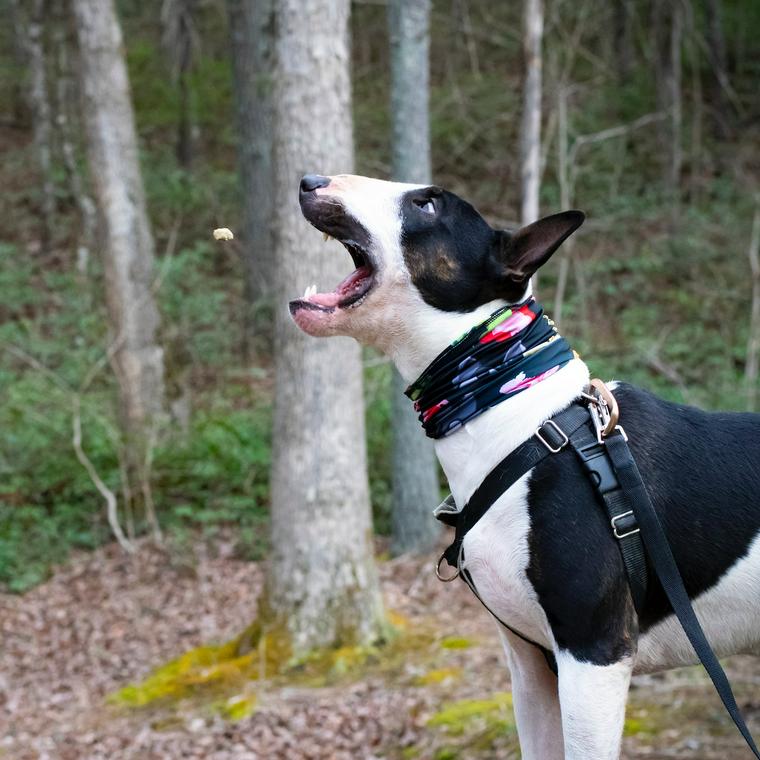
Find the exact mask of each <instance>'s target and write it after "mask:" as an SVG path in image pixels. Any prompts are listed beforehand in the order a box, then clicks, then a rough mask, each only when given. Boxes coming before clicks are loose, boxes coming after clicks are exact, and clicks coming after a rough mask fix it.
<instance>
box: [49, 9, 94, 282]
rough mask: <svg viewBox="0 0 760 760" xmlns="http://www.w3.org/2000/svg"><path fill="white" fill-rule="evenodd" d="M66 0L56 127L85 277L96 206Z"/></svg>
mask: <svg viewBox="0 0 760 760" xmlns="http://www.w3.org/2000/svg"><path fill="white" fill-rule="evenodd" d="M65 2H66V0H61V1H60V2H59V3H58V4H57V6H56V10H57V11H58V13H57V15H56V18H55V21H56V23H55V27H54V35H53V43H54V47H55V58H56V84H55V127H56V133H57V141H58V144H59V145H60V151H61V158H62V159H63V167H64V170H65V172H66V179H67V181H68V185H69V192H70V193H71V196H72V198H73V199H74V203H75V204H76V207H77V212H78V215H79V230H78V243H77V260H76V267H77V271H78V272H79V273H80V274H82V275H84V274H86V273H87V267H88V263H89V260H90V250H91V248H92V246H93V244H94V242H95V224H96V219H95V204H94V203H93V200H92V198H91V197H90V194H89V192H88V190H87V187H86V183H85V182H84V181H83V179H82V176H81V173H80V168H79V165H78V162H77V138H76V136H75V135H74V133H73V132H72V126H71V119H72V115H74V113H75V112H72V106H73V105H74V103H75V101H76V99H77V97H78V92H76V88H75V87H74V76H75V75H74V73H73V71H74V69H73V67H72V61H71V57H72V52H74V51H72V47H73V46H72V40H71V39H70V25H69V24H68V14H67V13H66V8H65Z"/></svg>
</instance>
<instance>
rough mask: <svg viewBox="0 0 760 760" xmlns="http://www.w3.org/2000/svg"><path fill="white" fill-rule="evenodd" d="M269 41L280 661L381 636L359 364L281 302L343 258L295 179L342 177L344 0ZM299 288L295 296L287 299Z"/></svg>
mask: <svg viewBox="0 0 760 760" xmlns="http://www.w3.org/2000/svg"><path fill="white" fill-rule="evenodd" d="M275 10H276V23H275V27H274V28H275V29H276V32H277V36H276V38H275V43H274V57H275V74H274V81H273V85H274V87H273V106H274V126H275V129H274V135H275V140H274V184H273V187H272V191H273V195H274V206H273V209H274V211H273V219H274V229H275V230H276V235H275V254H276V255H275V283H276V290H275V295H276V303H277V304H278V307H277V309H276V311H275V314H276V334H277V336H278V341H277V343H276V346H275V349H276V352H275V375H276V383H275V402H274V425H273V446H272V480H271V486H272V490H271V503H272V506H271V512H272V554H271V564H270V572H269V576H268V582H267V594H266V597H265V599H264V601H262V605H261V607H260V617H261V618H264V619H262V620H261V621H260V622H261V625H262V627H263V628H266V627H267V626H270V625H271V626H277V628H278V630H280V631H281V632H287V635H288V638H289V640H290V645H291V648H292V652H293V653H294V654H295V655H299V654H303V653H305V652H308V651H310V650H313V649H315V648H320V647H328V646H335V645H339V644H352V643H353V644H365V643H367V642H370V641H373V640H376V639H378V638H379V637H381V636H382V634H383V629H384V616H383V610H382V602H381V597H380V593H379V588H378V582H377V576H376V570H375V565H374V559H373V546H372V526H371V518H370V508H369V489H368V484H367V458H366V445H365V435H364V410H363V398H362V366H361V354H360V349H359V346H358V345H357V344H356V343H354V342H353V341H351V340H349V339H346V338H330V339H329V340H316V339H313V338H310V337H308V336H306V335H305V334H304V333H302V332H300V331H299V330H298V329H297V328H296V327H295V326H294V325H293V324H292V322H291V320H290V317H289V315H288V313H287V309H286V308H285V307H284V304H285V303H287V301H288V300H289V299H290V298H292V297H293V294H294V293H295V295H298V294H299V293H300V292H301V290H302V289H303V286H304V285H308V284H309V283H312V282H316V283H324V284H325V285H329V284H332V283H335V282H338V281H339V280H340V279H341V278H342V275H344V274H345V270H346V263H347V262H346V259H345V254H344V253H343V252H342V251H340V252H338V251H333V252H331V251H329V249H328V250H325V247H324V245H323V243H322V240H321V237H320V236H319V235H318V234H317V233H316V232H314V230H311V232H310V230H309V226H308V224H307V223H306V222H305V221H304V219H303V217H302V215H301V213H300V209H299V206H298V180H299V178H300V176H301V175H303V174H304V173H306V172H309V171H311V172H314V171H317V172H321V173H325V174H334V173H338V172H347V171H351V168H352V166H353V139H352V134H351V86H350V81H349V63H350V57H349V47H348V19H349V0H277V2H276V4H275ZM299 288H300V290H299Z"/></svg>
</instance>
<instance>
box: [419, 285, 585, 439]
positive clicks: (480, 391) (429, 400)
mask: <svg viewBox="0 0 760 760" xmlns="http://www.w3.org/2000/svg"><path fill="white" fill-rule="evenodd" d="M574 356H576V354H575V352H574V351H573V350H572V349H571V348H570V345H569V344H568V342H567V341H566V340H565V339H564V338H563V337H562V336H561V335H560V334H559V333H558V332H557V330H556V329H555V327H554V322H552V320H551V319H549V317H547V316H546V315H545V314H544V310H543V308H542V307H541V305H540V304H538V303H536V301H535V300H534V299H533V298H530V299H529V300H528V301H526V302H525V303H523V304H520V305H518V306H504V307H503V308H501V309H499V310H498V311H496V312H494V313H493V314H492V315H491V316H490V317H489V318H488V319H487V320H485V322H481V323H480V324H479V325H476V326H475V327H473V328H472V329H471V330H469V331H468V332H466V333H465V334H464V335H462V337H460V338H458V339H457V340H456V341H454V343H452V344H451V345H450V346H449V347H448V348H446V349H445V350H444V351H443V352H442V353H440V354H438V356H437V357H436V358H435V359H434V360H433V361H432V363H431V364H430V366H428V368H427V369H426V370H425V371H424V372H423V373H422V374H421V375H420V376H419V377H418V378H417V380H416V381H415V382H414V383H412V384H411V385H410V386H409V387H408V388H407V389H406V395H407V396H408V397H409V398H410V399H412V401H414V408H415V409H416V410H417V411H418V412H419V413H420V415H419V418H420V422H421V423H422V427H423V428H425V432H426V433H427V435H428V437H429V438H443V436H445V435H448V434H449V433H453V432H454V431H455V430H457V429H458V428H459V427H460V426H461V425H464V423H465V422H469V421H470V420H471V419H472V418H473V417H477V416H478V415H479V414H481V413H482V412H485V411H486V410H487V409H490V408H491V407H492V406H496V404H498V403H499V402H501V401H504V400H505V399H508V398H510V397H511V396H514V395H515V394H517V393H520V392H521V391H524V390H525V389H526V388H530V387H531V386H532V385H535V384H536V383H539V382H541V380H544V379H545V378H547V377H549V376H550V375H553V374H554V373H555V372H556V371H557V370H559V369H560V367H563V366H564V365H565V364H567V363H568V362H569V361H570V360H571V359H572V358H573V357H574Z"/></svg>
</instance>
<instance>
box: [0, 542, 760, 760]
mask: <svg viewBox="0 0 760 760" xmlns="http://www.w3.org/2000/svg"><path fill="white" fill-rule="evenodd" d="M233 547H234V540H233V539H232V538H230V537H228V538H227V539H225V538H219V537H217V539H216V540H214V541H213V542H209V541H208V540H202V539H200V538H198V539H197V540H195V541H190V542H187V543H185V544H183V545H182V546H174V547H171V548H168V549H166V548H165V549H160V550H159V549H156V548H153V547H151V546H149V545H148V544H147V543H143V544H142V546H141V550H140V552H139V555H138V556H137V557H129V556H126V555H125V554H124V553H122V552H121V551H120V550H119V548H118V547H117V546H115V545H109V546H105V547H103V548H101V549H99V550H97V551H95V552H92V553H82V554H79V555H76V556H74V557H73V558H72V559H71V560H70V561H69V562H68V563H67V564H66V565H65V566H62V567H60V568H59V569H58V570H57V571H56V572H55V574H54V575H53V577H52V578H51V579H50V580H49V581H47V582H46V583H44V584H43V585H40V586H38V587H37V588H35V589H33V590H31V591H29V592H27V593H26V594H24V595H23V596H11V595H2V596H0V635H1V636H2V639H0V758H6V757H7V758H12V759H13V760H29V759H31V758H39V759H40V760H42V759H45V760H47V759H49V760H75V759H76V760H78V759H79V758H88V759H89V758H92V759H93V760H94V759H95V758H109V759H110V760H121V759H122V758H140V759H141V760H152V759H153V758H156V759H158V758H162V759H163V758H167V759H171V758H208V759H209V760H211V759H213V760H233V759H240V760H242V759H244V758H248V759H250V760H258V759H262V760H264V759H266V760H279V759H280V758H282V760H302V759H304V760H305V759H306V758H309V759H310V760H311V759H313V760H317V759H324V760H328V758H329V759H330V760H370V758H389V759H393V760H409V759H411V758H420V759H427V760H454V759H455V758H462V760H470V759H471V758H473V759H479V758H483V759H485V758H494V757H500V758H513V757H519V751H518V749H517V740H516V736H515V731H514V724H513V718H512V711H511V699H510V695H509V679H508V675H507V671H506V668H505V667H504V664H503V658H502V654H501V650H500V646H499V641H498V636H497V634H496V631H495V629H494V626H493V624H492V623H491V622H490V621H489V620H488V618H487V615H486V614H485V613H484V612H483V611H482V610H481V608H480V607H479V605H478V602H477V601H476V600H474V599H473V598H472V597H471V596H470V595H469V593H468V591H467V589H466V588H464V586H463V585H461V584H458V583H455V584H450V585H444V584H441V583H439V582H437V581H436V579H435V577H434V575H433V573H432V562H431V560H432V557H425V558H422V559H409V558H403V559H398V560H391V561H383V562H381V563H380V572H381V577H382V584H383V591H384V594H385V600H386V604H387V607H388V609H389V610H392V613H393V614H392V617H393V619H394V620H395V621H396V623H397V625H398V626H399V627H400V629H401V632H400V634H399V637H398V640H397V641H396V642H395V643H393V644H392V645H391V647H390V648H391V649H392V650H393V652H394V653H395V654H394V656H392V657H391V656H389V657H388V658H387V661H385V659H384V658H385V654H384V652H383V650H380V651H378V652H375V653H374V654H373V655H372V656H371V657H369V658H364V659H363V660H362V662H361V664H360V665H357V666H355V667H352V665H351V663H350V662H349V663H348V664H346V663H345V662H344V663H343V667H340V668H337V667H334V668H333V672H332V674H330V675H329V677H326V678H325V679H323V681H322V682H320V683H318V684H316V685H315V682H312V684H311V685H308V684H307V683H305V682H303V681H300V682H299V681H298V680H297V679H295V680H293V679H291V680H288V679H282V678H279V679H277V678H275V679H269V680H266V679H265V680H257V681H250V682H248V683H246V684H242V685H241V684H239V683H238V684H236V685H235V691H234V692H230V693H229V694H226V695H224V698H225V699H226V702H224V704H227V705H228V706H229V705H233V706H234V705H235V704H241V703H243V702H241V701H240V700H241V699H242V697H241V694H242V695H243V696H245V697H246V699H247V701H246V702H244V703H245V704H250V705H253V704H254V701H253V700H254V699H255V707H252V709H251V710H250V711H249V710H245V711H242V712H243V713H250V714H242V715H241V714H236V713H235V711H234V710H233V709H228V710H227V712H226V714H225V713H224V711H221V712H220V710H219V709H218V706H219V704H220V702H219V699H220V697H219V695H218V694H217V695H216V698H215V699H216V701H214V702H210V701H209V698H208V695H205V696H204V698H200V696H199V695H198V694H196V695H194V696H190V697H186V698H183V699H181V700H179V701H177V700H172V701H164V702H159V703H157V704H151V705H148V706H146V707H140V708H128V707H125V706H124V705H115V704H113V702H112V701H111V700H109V699H108V696H109V695H111V694H113V693H114V692H115V691H117V690H118V689H120V688H122V687H124V686H125V685H127V684H128V683H130V682H135V681H139V680H140V679H143V678H145V676H146V675H148V674H149V673H150V672H151V670H152V669H154V668H156V667H157V666H159V665H161V664H163V663H165V662H166V661H167V660H170V659H172V658H174V657H176V656H177V655H178V654H180V653H182V652H184V651H186V650H188V649H191V648H193V647H198V646H200V645H203V644H208V643H209V642H214V641H216V642H221V641H225V640H228V639H230V638H231V637H234V636H235V635H236V634H238V633H240V631H241V630H242V629H243V628H245V626H246V625H247V624H248V623H249V622H250V621H251V619H252V618H253V617H254V615H255V612H256V598H257V595H258V593H259V590H260V588H261V584H262V568H261V566H260V565H258V564H256V563H252V562H244V561H241V560H239V559H236V558H235V556H234V548H233ZM405 641H408V642H410V643H409V646H408V647H407V649H406V650H405V649H404V646H405V644H404V642H405ZM399 655H401V656H399ZM349 659H350V658H349ZM727 666H728V669H729V675H730V677H731V678H732V680H733V682H734V684H735V686H736V690H737V696H738V698H739V702H740V704H741V706H742V707H743V709H744V710H745V713H746V714H747V715H748V716H749V718H750V724H751V727H752V728H753V729H754V730H755V732H760V661H753V660H752V659H750V658H733V659H731V660H728V661H727ZM753 695H754V696H753ZM225 715H226V717H223V716H225ZM627 715H628V717H627V721H626V738H625V749H624V754H623V756H624V757H625V758H627V759H628V760H631V759H632V758H643V757H646V758H663V759H664V758H674V757H677V758H699V759H700V760H710V759H711V758H716V759H717V758H720V760H739V759H740V758H745V757H747V754H748V753H747V751H746V749H744V748H743V746H742V741H741V739H740V738H739V737H738V735H737V734H736V733H735V731H734V730H733V728H732V726H731V725H730V723H729V720H728V718H727V717H726V716H725V714H724V713H723V712H722V708H721V707H720V706H719V703H718V700H717V697H715V696H714V694H712V692H711V689H710V687H709V685H708V684H707V682H706V678H705V676H704V675H703V674H702V673H701V672H700V671H699V670H698V669H695V668H689V669H684V670H680V671H675V672H673V673H669V674H667V675H666V676H656V677H642V678H637V679H635V682H634V685H633V688H632V693H631V700H630V703H629V708H628V713H627ZM233 717H237V718H238V719H237V720H233V719H232V718H233Z"/></svg>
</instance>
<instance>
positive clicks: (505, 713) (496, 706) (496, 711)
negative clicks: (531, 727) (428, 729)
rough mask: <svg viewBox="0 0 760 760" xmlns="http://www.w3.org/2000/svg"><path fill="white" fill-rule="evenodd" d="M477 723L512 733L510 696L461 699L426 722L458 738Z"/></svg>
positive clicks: (513, 726)
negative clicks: (483, 723)
mask: <svg viewBox="0 0 760 760" xmlns="http://www.w3.org/2000/svg"><path fill="white" fill-rule="evenodd" d="M478 722H485V724H486V726H487V728H488V729H498V730H499V731H514V728H515V721H514V716H513V714H512V695H511V694H509V693H508V692H499V693H497V694H494V696H493V697H491V699H463V700H461V701H459V702H452V703H451V704H449V705H446V707H444V708H443V709H442V710H441V711H440V712H437V713H436V714H435V715H433V717H432V718H430V720H428V725H429V726H437V727H439V728H443V729H444V730H445V731H446V732H447V733H449V734H451V735H453V736H459V735H462V734H464V733H465V732H466V731H467V730H469V729H470V728H472V727H473V725H474V724H476V723H478Z"/></svg>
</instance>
